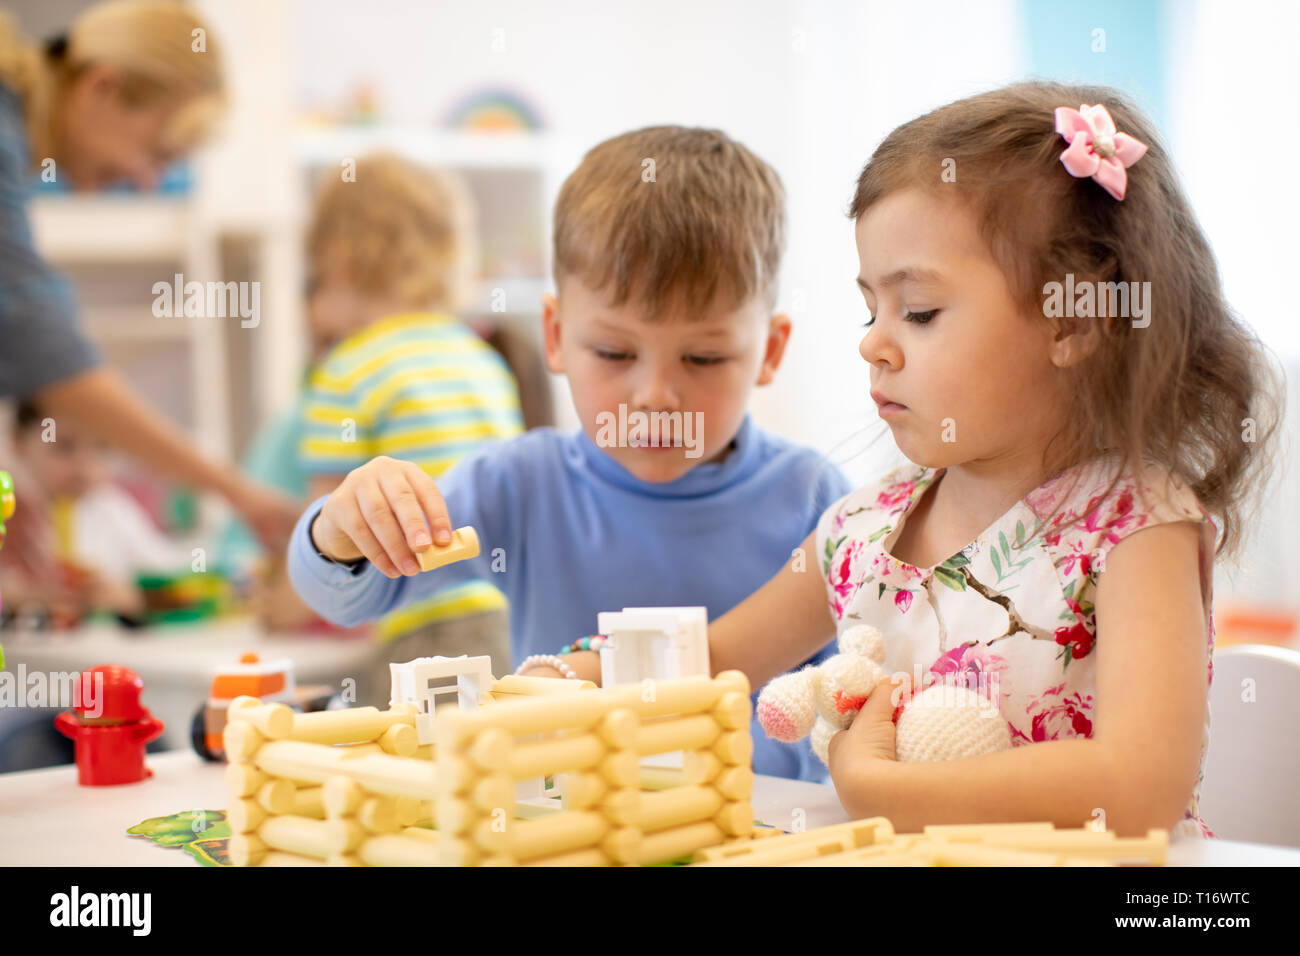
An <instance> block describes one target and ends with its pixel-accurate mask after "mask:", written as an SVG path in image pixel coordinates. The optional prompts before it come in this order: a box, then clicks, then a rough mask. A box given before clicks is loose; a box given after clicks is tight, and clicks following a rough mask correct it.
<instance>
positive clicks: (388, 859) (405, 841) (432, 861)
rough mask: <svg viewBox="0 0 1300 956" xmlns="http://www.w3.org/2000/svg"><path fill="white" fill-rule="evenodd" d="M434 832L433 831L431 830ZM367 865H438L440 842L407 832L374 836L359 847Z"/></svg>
mask: <svg viewBox="0 0 1300 956" xmlns="http://www.w3.org/2000/svg"><path fill="white" fill-rule="evenodd" d="M430 832H432V831H430ZM357 856H358V857H359V858H360V860H361V862H362V863H365V864H366V865H367V866H438V864H439V859H438V842H437V840H436V839H434V840H425V839H422V838H420V837H417V836H411V835H408V834H406V833H392V834H384V835H381V836H372V837H370V838H369V839H368V840H365V841H363V842H362V844H361V846H360V847H358V848H357Z"/></svg>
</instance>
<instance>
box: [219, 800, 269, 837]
mask: <svg viewBox="0 0 1300 956" xmlns="http://www.w3.org/2000/svg"><path fill="white" fill-rule="evenodd" d="M268 816H270V814H268V813H267V812H266V810H265V809H263V808H262V806H261V805H260V804H258V802H257V801H256V800H253V799H251V798H249V797H244V798H243V799H241V800H232V801H230V806H228V807H227V808H226V823H227V824H229V825H230V832H232V833H253V832H255V831H256V830H257V828H258V827H260V826H261V825H262V823H263V821H265V820H266V818H267V817H268Z"/></svg>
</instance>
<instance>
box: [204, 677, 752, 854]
mask: <svg viewBox="0 0 1300 956" xmlns="http://www.w3.org/2000/svg"><path fill="white" fill-rule="evenodd" d="M489 697H490V699H489V700H486V701H484V705H483V706H480V707H477V708H476V709H472V710H459V709H457V708H454V707H446V708H439V710H438V711H437V713H436V715H435V718H434V728H435V742H434V743H433V744H432V745H425V746H421V745H420V743H419V739H418V736H417V734H416V730H415V723H416V717H417V715H418V713H419V710H418V708H417V707H415V706H413V705H410V704H397V705H394V706H392V707H390V708H389V709H388V710H385V711H380V710H378V709H376V708H374V707H362V708H355V709H352V710H343V711H323V712H319V713H312V714H298V713H294V712H293V711H291V710H289V708H288V707H286V706H284V705H282V704H262V703H261V702H259V701H257V700H256V699H254V698H238V699H236V700H235V701H234V702H232V704H231V706H230V715H229V723H228V724H227V726H226V730H225V735H224V742H225V749H226V754H227V757H228V759H229V760H230V761H231V763H230V767H229V768H228V770H227V774H228V776H227V782H228V786H229V790H230V797H231V802H230V807H229V810H228V811H227V820H228V822H229V824H230V827H231V830H232V833H233V835H232V837H231V839H230V845H229V850H230V857H231V860H232V862H233V863H235V864H236V865H311V864H325V863H329V864H336V865H371V866H425V865H427V866H439V865H442V866H473V865H502V864H505V865H514V864H523V865H568V866H575V865H583V866H587V865H591V866H595V865H607V864H638V863H641V864H644V863H660V862H666V861H669V860H674V859H678V858H681V857H683V856H689V855H690V854H691V853H693V852H694V851H696V850H699V849H702V848H705V847H711V846H718V845H720V844H722V843H724V842H725V841H726V840H728V839H733V840H734V839H737V838H741V837H745V836H748V835H749V834H750V833H751V831H752V829H753V816H754V814H753V807H752V806H751V804H750V797H751V793H752V789H753V780H754V777H753V772H752V771H751V770H750V766H749V764H750V758H751V755H752V750H753V743H752V741H751V739H750V734H749V722H750V711H751V708H750V701H749V683H748V681H747V680H746V678H745V676H744V675H743V674H741V673H739V672H737V671H727V672H724V673H721V674H719V675H717V676H716V677H711V678H710V677H689V678H684V679H681V680H673V681H661V682H646V683H645V684H638V685H629V686H621V687H615V688H610V689H597V688H594V687H592V685H590V684H581V683H579V682H578V681H556V680H544V679H529V678H519V677H507V678H502V679H501V680H497V681H494V682H493V684H492V690H491V693H490V695H489ZM679 751H680V752H682V754H683V758H682V767H681V769H680V770H679V771H672V772H667V771H662V770H658V771H655V772H654V773H655V776H656V780H657V785H658V786H659V787H661V788H662V789H656V790H654V791H652V792H647V791H645V790H643V789H642V784H643V781H644V779H645V778H644V777H643V773H644V768H643V767H642V765H641V762H642V758H644V757H646V756H650V755H654V754H662V753H671V752H679ZM557 775H558V780H559V781H560V783H561V789H562V792H563V798H562V800H544V801H531V802H527V803H520V802H519V801H518V800H517V799H516V794H517V792H518V787H519V785H520V784H521V783H524V782H528V781H535V780H537V779H539V778H545V777H557ZM547 804H552V805H550V806H548V805H547ZM431 826H432V827H436V829H431Z"/></svg>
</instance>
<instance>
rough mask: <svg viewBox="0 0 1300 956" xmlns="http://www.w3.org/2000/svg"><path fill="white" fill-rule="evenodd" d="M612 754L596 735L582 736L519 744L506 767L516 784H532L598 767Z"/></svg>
mask: <svg viewBox="0 0 1300 956" xmlns="http://www.w3.org/2000/svg"><path fill="white" fill-rule="evenodd" d="M608 752H609V749H608V748H607V747H606V746H605V742H604V741H603V740H601V739H600V738H599V737H597V736H596V735H595V734H578V735H575V736H572V737H563V738H560V739H558V740H539V741H536V742H535V743H528V744H519V745H517V746H516V747H515V748H514V752H513V753H512V754H511V755H510V759H509V762H508V763H507V765H506V766H507V768H508V773H509V774H510V776H512V777H514V778H515V779H516V780H528V779H530V778H532V777H543V776H550V775H552V774H557V773H564V772H566V771H569V770H586V769H588V768H589V767H595V766H597V765H598V764H599V763H600V762H601V761H602V760H603V759H604V758H605V755H606V754H607V753H608Z"/></svg>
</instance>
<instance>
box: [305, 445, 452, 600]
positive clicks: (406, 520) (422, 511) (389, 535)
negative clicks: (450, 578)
mask: <svg viewBox="0 0 1300 956" xmlns="http://www.w3.org/2000/svg"><path fill="white" fill-rule="evenodd" d="M311 538H312V541H313V542H314V543H315V545H316V547H317V548H318V549H319V550H320V552H321V553H322V554H324V555H326V556H327V557H330V558H333V559H334V560H335V561H355V560H356V559H358V558H365V559H366V560H368V561H369V562H370V563H371V564H373V565H374V566H375V567H377V568H378V569H379V570H380V571H382V572H383V573H384V574H385V575H387V576H388V577H390V578H396V577H401V576H403V575H415V574H419V573H420V562H419V561H418V560H417V559H416V557H415V556H416V554H418V553H419V552H421V551H425V550H427V549H428V548H429V547H431V546H432V545H434V544H435V543H436V544H439V545H445V544H450V543H451V518H450V517H448V515H447V505H446V502H444V501H443V500H442V493H441V492H439V491H438V486H437V485H436V484H434V481H433V479H432V478H430V477H429V476H428V474H426V473H425V471H424V469H422V468H421V467H420V466H419V465H417V464H415V463H413V462H409V461H398V460H397V459H395V458H388V457H387V456H383V455H381V456H380V457H378V458H375V459H372V460H371V461H368V462H366V463H365V464H364V465H362V466H361V467H360V468H355V469H353V470H352V471H350V472H348V475H347V477H346V478H344V479H343V483H342V484H340V485H339V486H338V487H337V488H335V489H334V492H333V493H332V494H331V495H330V496H329V498H327V499H326V501H325V505H324V507H322V508H321V511H320V514H319V515H318V516H317V517H316V520H315V521H314V522H313V523H312V528H311Z"/></svg>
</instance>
